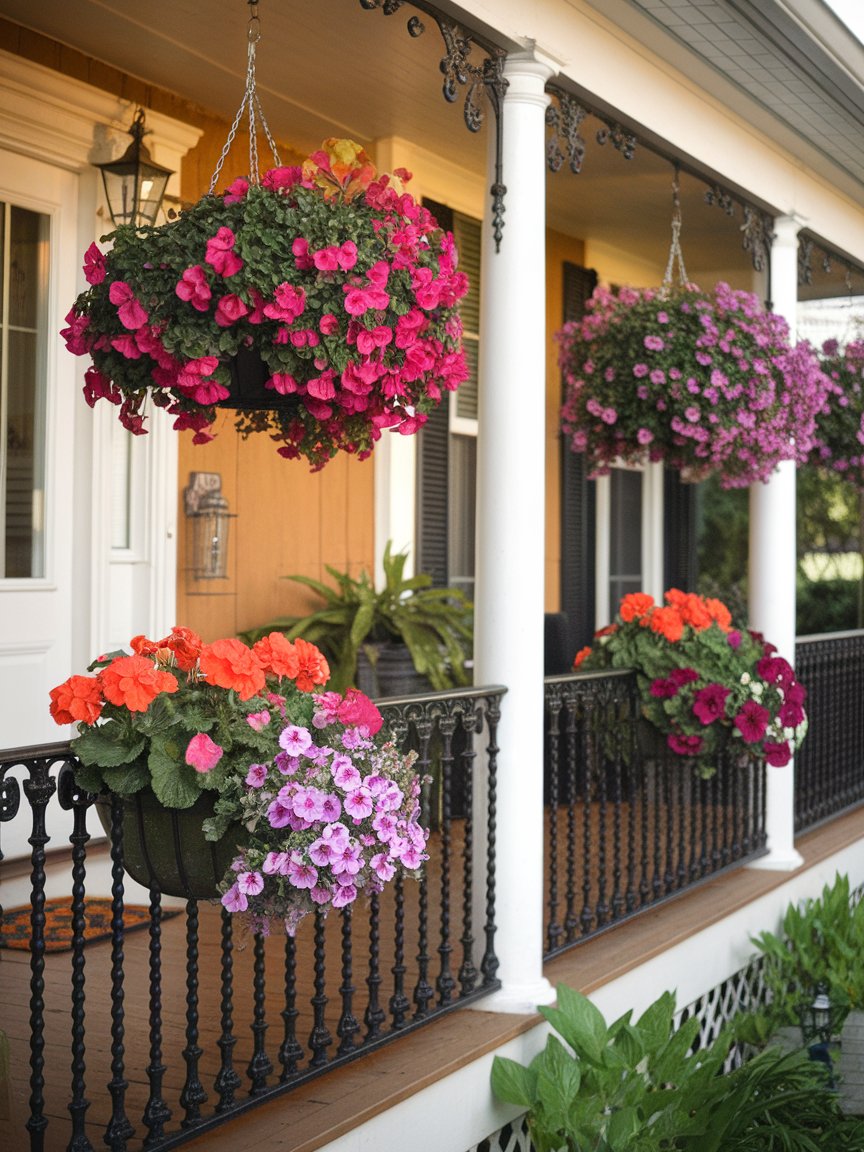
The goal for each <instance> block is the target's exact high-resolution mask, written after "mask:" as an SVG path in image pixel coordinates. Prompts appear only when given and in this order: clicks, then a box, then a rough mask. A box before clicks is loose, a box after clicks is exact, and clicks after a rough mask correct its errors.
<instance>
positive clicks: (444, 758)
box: [435, 716, 456, 1005]
mask: <svg viewBox="0 0 864 1152" xmlns="http://www.w3.org/2000/svg"><path fill="white" fill-rule="evenodd" d="M454 728H455V720H454V718H453V717H452V716H446V717H445V716H442V717H440V719H439V729H440V732H441V743H442V748H441V915H440V921H439V923H440V936H439V943H438V956H439V959H440V967H439V971H438V978H437V979H436V981H435V986H436V988H437V990H438V1003H439V1004H441V1005H444V1004H449V1003H450V999H451V997H452V995H453V989H454V988H455V986H456V981H455V980H454V979H453V973H452V972H451V969H450V955H451V953H452V951H453V946H452V944H451V943H450V862H451V856H452V836H451V832H452V827H451V812H452V808H451V805H452V787H453V731H454Z"/></svg>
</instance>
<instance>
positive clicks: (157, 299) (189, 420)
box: [62, 139, 468, 469]
mask: <svg viewBox="0 0 864 1152" xmlns="http://www.w3.org/2000/svg"><path fill="white" fill-rule="evenodd" d="M408 179H410V177H409V174H408V173H407V172H405V171H403V170H399V171H398V172H397V173H395V174H393V175H386V174H384V175H380V176H378V175H376V172H375V169H374V168H373V166H372V164H371V163H370V161H369V158H368V156H367V155H366V153H365V152H364V151H363V149H362V148H360V147H359V145H357V144H355V143H354V142H353V141H350V140H335V139H331V140H328V141H325V143H324V145H323V147H322V149H321V150H320V151H318V152H315V153H314V154H313V155H312V156H311V157H310V158H309V159H308V160H307V161H306V162H305V163H304V164H303V166H302V167H296V168H286V167H275V168H272V169H270V170H269V171H268V172H266V173H265V174H264V176H263V177H262V178H261V181H260V183H258V182H257V181H252V182H250V181H249V180H246V179H239V180H235V181H234V182H233V183H232V184H231V186H230V187H229V188H228V190H227V191H226V192H225V193H224V194H222V195H214V194H212V193H211V194H208V195H207V196H205V197H204V198H203V199H202V200H200V201H199V202H198V203H197V204H195V205H193V206H192V207H190V208H188V209H186V210H184V211H183V212H182V213H181V214H180V216H179V217H178V218H177V219H176V220H174V221H172V222H169V223H168V224H165V225H163V226H161V227H157V228H135V227H132V226H123V227H120V228H118V229H117V230H116V231H115V232H114V233H112V234H111V236H109V237H104V238H103V240H111V241H112V246H111V248H110V250H109V251H107V252H103V251H101V250H100V249H99V247H98V246H97V245H95V244H93V245H91V246H90V248H89V249H88V250H87V253H86V254H85V262H84V274H85V276H86V279H87V281H88V283H89V285H90V287H89V288H88V290H87V291H86V292H84V293H82V294H81V295H80V296H79V297H78V299H77V300H76V301H75V304H74V305H73V307H72V310H71V312H70V313H69V315H68V316H67V318H66V319H67V324H68V327H67V328H65V329H64V330H63V333H62V335H63V337H64V338H65V340H66V346H67V348H68V349H69V350H70V352H73V353H75V354H76V355H80V356H88V357H89V358H90V360H91V361H92V366H91V367H90V368H89V369H88V370H87V373H86V377H85V379H86V383H85V387H84V395H85V398H86V400H87V402H88V404H90V405H91V407H92V406H93V405H94V404H95V402H96V401H97V400H99V399H104V400H107V401H109V402H110V403H112V404H116V405H118V407H119V411H118V416H119V418H120V421H121V423H122V424H123V425H124V427H126V428H128V429H129V430H130V431H131V432H134V433H136V434H138V433H142V432H145V431H146V429H145V427H144V421H145V418H146V417H145V415H144V403H145V401H146V400H147V398H148V397H150V398H152V400H153V402H154V403H155V404H157V405H159V406H160V407H163V408H166V409H167V411H168V412H169V413H170V414H171V415H172V416H174V417H175V419H174V427H175V428H176V429H178V430H182V429H191V430H192V431H194V433H195V436H194V440H195V442H196V443H199V444H200V443H205V442H206V441H208V440H211V439H212V437H213V432H212V425H213V422H214V420H215V419H216V417H217V406H219V405H223V404H224V405H228V406H231V407H235V408H237V407H241V405H242V408H241V411H240V412H239V414H238V416H237V427H238V429H239V430H240V431H241V432H242V433H243V434H244V435H248V434H249V433H251V432H267V433H269V434H270V435H271V436H272V438H273V439H274V440H275V441H276V442H277V444H278V445H279V448H278V451H279V453H280V454H281V455H282V456H285V457H288V458H296V457H300V456H302V457H305V458H306V459H307V460H309V462H310V463H311V465H312V467H313V468H314V469H317V468H321V467H323V465H324V464H326V463H327V461H328V460H329V459H331V458H332V457H333V456H334V455H335V454H336V453H337V452H338V451H344V452H349V453H356V454H357V455H359V456H360V457H361V458H362V457H364V456H366V455H368V454H369V452H370V451H371V450H372V447H373V444H374V442H375V441H376V440H377V439H378V438H379V437H380V435H381V432H382V430H383V429H386V428H394V429H397V430H398V431H399V432H401V433H402V434H404V435H409V434H411V433H413V432H416V431H417V430H418V429H419V428H420V427H421V426H422V425H423V423H424V422H425V421H426V419H427V416H428V414H429V412H431V411H432V410H433V409H434V408H435V407H436V406H437V405H438V404H439V403H440V402H441V399H442V397H443V396H444V395H445V394H446V392H448V391H452V390H454V389H455V388H457V387H458V386H459V384H461V383H462V382H463V381H464V380H465V379H466V378H467V376H468V371H467V368H466V364H465V359H464V355H463V352H462V346H461V332H462V326H461V321H460V318H459V314H458V311H457V303H458V301H459V300H460V299H461V298H462V297H463V296H464V295H465V293H466V291H467V289H468V281H467V278H466V277H465V275H464V274H463V273H461V272H459V271H457V268H456V264H457V253H456V249H455V245H454V241H453V237H452V235H451V234H450V233H449V232H445V231H443V230H442V229H440V228H439V227H438V225H437V223H436V221H435V219H434V218H433V216H432V215H431V214H430V213H429V212H428V211H427V209H425V208H424V207H422V205H420V204H418V203H417V201H416V200H415V199H414V198H413V197H412V196H411V195H410V194H408V193H407V192H405V191H404V183H405V182H406V181H407V180H408ZM237 357H240V358H246V359H252V360H253V363H255V364H257V372H258V374H259V376H260V379H259V381H258V384H259V389H258V392H259V394H258V395H257V396H255V397H253V398H251V399H250V398H249V397H248V396H246V395H244V394H243V393H242V392H240V393H239V394H238V387H239V385H238V369H237V367H232V362H233V361H234V359H235V358H237ZM253 370H254V369H253ZM242 371H245V366H241V372H242Z"/></svg>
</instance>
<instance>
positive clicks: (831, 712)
mask: <svg viewBox="0 0 864 1152" xmlns="http://www.w3.org/2000/svg"><path fill="white" fill-rule="evenodd" d="M795 675H796V677H797V678H798V680H799V681H800V682H801V683H802V684H803V685H804V687H805V688H806V689H807V704H806V707H807V715H808V718H809V727H808V730H807V736H806V738H805V740H804V743H803V744H802V745H801V747H800V749H799V750H798V752H797V753H796V756H795V831H796V832H805V831H807V830H808V829H810V828H814V827H816V825H818V824H822V823H824V821H826V820H830V819H831V818H832V817H834V816H839V815H840V813H841V812H845V811H847V810H848V809H850V808H855V807H857V806H858V805H860V804H864V631H860V632H834V633H830V634H827V635H824V636H802V637H799V638H798V640H797V641H796V642H795Z"/></svg>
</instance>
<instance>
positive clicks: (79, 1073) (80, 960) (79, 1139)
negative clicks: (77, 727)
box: [57, 763, 93, 1152]
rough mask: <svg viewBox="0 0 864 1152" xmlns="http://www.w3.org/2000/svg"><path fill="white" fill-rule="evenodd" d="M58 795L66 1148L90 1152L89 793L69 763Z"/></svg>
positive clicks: (64, 767)
mask: <svg viewBox="0 0 864 1152" xmlns="http://www.w3.org/2000/svg"><path fill="white" fill-rule="evenodd" d="M57 797H58V799H59V801H60V807H61V808H63V809H64V811H67V812H68V811H70V810H71V811H72V814H73V826H72V834H71V836H70V837H69V841H70V843H71V845H72V875H71V879H72V977H71V987H72V1013H71V1015H72V1026H71V1041H72V1044H71V1049H70V1051H71V1054H72V1063H71V1072H72V1080H71V1083H70V1090H71V1091H70V1100H69V1104H68V1109H69V1115H70V1117H71V1119H72V1134H71V1137H70V1140H69V1144H68V1150H69V1152H92V1148H93V1145H92V1144H91V1143H90V1140H89V1138H88V1136H87V1132H86V1115H87V1109H88V1108H89V1107H90V1101H89V1100H88V1099H87V1096H86V1090H87V1088H86V1078H85V1070H86V1063H85V1059H84V1057H85V1054H86V1043H85V1034H86V1032H85V1007H84V1002H85V993H84V988H85V980H84V929H85V926H86V921H85V918H84V897H85V881H86V873H87V842H88V841H89V839H90V834H89V832H88V831H87V808H88V805H89V804H90V799H91V798H90V796H89V795H88V793H86V792H82V791H81V790H80V789H79V788H76V786H75V774H74V772H73V770H72V766H71V765H70V764H68V763H66V764H63V765H62V766H61V768H60V772H59V773H58V776H57Z"/></svg>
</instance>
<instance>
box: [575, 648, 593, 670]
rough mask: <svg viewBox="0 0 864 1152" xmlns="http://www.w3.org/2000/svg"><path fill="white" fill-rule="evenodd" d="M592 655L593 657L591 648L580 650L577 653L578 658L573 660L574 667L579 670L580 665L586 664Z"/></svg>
mask: <svg viewBox="0 0 864 1152" xmlns="http://www.w3.org/2000/svg"><path fill="white" fill-rule="evenodd" d="M590 655H591V648H590V646H589V647H587V648H580V649H579V651H578V652H577V653H576V656H575V658H574V660H573V667H574V668H578V667H579V665H580V664H582V663H584V662H585V661H586V660H587V659H588V657H589V656H590Z"/></svg>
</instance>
